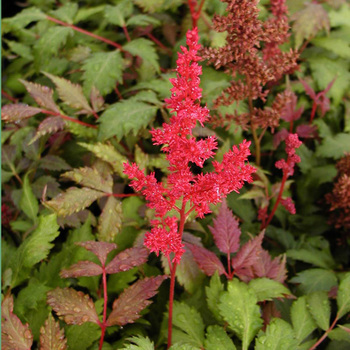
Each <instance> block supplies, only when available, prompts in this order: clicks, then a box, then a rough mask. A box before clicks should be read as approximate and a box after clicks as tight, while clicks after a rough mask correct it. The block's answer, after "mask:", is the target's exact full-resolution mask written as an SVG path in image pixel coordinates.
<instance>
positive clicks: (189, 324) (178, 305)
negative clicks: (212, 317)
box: [173, 301, 204, 348]
mask: <svg viewBox="0 0 350 350" xmlns="http://www.w3.org/2000/svg"><path fill="white" fill-rule="evenodd" d="M173 326H174V328H173V342H174V343H177V342H180V343H188V344H189V345H192V346H198V347H199V348H202V347H203V343H204V323H203V320H202V317H201V315H200V313H199V312H198V311H197V310H196V309H195V308H193V307H190V306H189V305H187V304H185V303H184V302H178V301H174V305H173Z"/></svg>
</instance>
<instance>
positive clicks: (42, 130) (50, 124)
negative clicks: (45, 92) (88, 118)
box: [29, 117, 66, 144]
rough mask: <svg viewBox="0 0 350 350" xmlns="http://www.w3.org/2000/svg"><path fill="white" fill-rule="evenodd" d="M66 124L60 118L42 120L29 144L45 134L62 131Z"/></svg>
mask: <svg viewBox="0 0 350 350" xmlns="http://www.w3.org/2000/svg"><path fill="white" fill-rule="evenodd" d="M65 125H66V122H65V121H64V120H63V119H62V118H61V117H48V118H46V119H44V120H43V121H42V122H41V123H40V124H39V126H38V129H37V131H36V134H35V136H34V137H33V139H32V140H31V141H30V142H29V144H31V143H33V142H35V141H36V140H37V139H38V138H40V137H41V136H44V135H46V134H53V133H55V132H57V131H60V130H62V129H64V126H65Z"/></svg>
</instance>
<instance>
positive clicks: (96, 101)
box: [90, 86, 105, 112]
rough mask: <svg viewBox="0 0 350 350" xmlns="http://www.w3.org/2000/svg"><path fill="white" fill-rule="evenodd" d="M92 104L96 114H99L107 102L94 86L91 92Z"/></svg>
mask: <svg viewBox="0 0 350 350" xmlns="http://www.w3.org/2000/svg"><path fill="white" fill-rule="evenodd" d="M90 102H91V105H92V108H93V110H94V111H95V112H99V111H100V110H101V109H102V106H103V105H104V103H105V100H104V99H103V97H102V96H101V94H100V92H99V91H98V90H97V89H96V88H95V86H93V87H92V88H91V92H90Z"/></svg>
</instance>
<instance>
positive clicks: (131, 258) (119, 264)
mask: <svg viewBox="0 0 350 350" xmlns="http://www.w3.org/2000/svg"><path fill="white" fill-rule="evenodd" d="M148 255H149V251H148V250H147V249H146V248H143V247H142V248H138V247H133V248H128V249H125V250H123V251H122V252H120V253H119V254H117V255H116V256H115V257H114V258H113V260H112V261H111V262H110V263H109V264H108V265H107V267H106V272H107V273H109V274H112V273H118V272H121V271H127V270H130V269H132V268H133V267H135V266H139V265H142V264H144V263H145V262H146V261H147V258H148Z"/></svg>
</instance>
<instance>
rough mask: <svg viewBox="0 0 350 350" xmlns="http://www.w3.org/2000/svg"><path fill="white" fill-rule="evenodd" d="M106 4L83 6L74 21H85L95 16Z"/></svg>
mask: <svg viewBox="0 0 350 350" xmlns="http://www.w3.org/2000/svg"><path fill="white" fill-rule="evenodd" d="M105 6H106V5H100V6H94V7H82V8H80V9H79V10H78V13H77V15H76V16H75V19H74V22H75V23H78V22H80V21H84V20H86V19H87V18H89V17H91V16H95V15H97V14H99V13H102V12H103V11H104V9H105Z"/></svg>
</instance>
